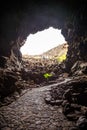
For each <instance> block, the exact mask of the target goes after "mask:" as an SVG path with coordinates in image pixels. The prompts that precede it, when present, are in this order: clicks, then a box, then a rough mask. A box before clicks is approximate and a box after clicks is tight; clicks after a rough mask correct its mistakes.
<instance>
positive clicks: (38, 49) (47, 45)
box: [20, 27, 66, 55]
mask: <svg viewBox="0 0 87 130" xmlns="http://www.w3.org/2000/svg"><path fill="white" fill-rule="evenodd" d="M63 43H66V41H65V38H64V37H63V36H62V34H61V30H58V29H55V28H53V27H50V28H48V29H45V30H43V31H40V32H37V33H36V34H30V35H29V36H28V37H27V40H26V43H25V44H24V46H22V47H21V49H20V51H21V52H22V54H23V55H39V54H42V53H43V52H46V51H48V50H50V49H52V48H54V47H56V46H58V45H59V44H63Z"/></svg>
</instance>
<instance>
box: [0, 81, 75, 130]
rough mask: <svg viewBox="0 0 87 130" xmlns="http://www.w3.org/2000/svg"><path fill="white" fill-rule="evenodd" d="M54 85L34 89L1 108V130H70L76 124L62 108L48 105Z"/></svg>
mask: <svg viewBox="0 0 87 130" xmlns="http://www.w3.org/2000/svg"><path fill="white" fill-rule="evenodd" d="M55 85H58V83H56V84H52V85H48V86H44V87H41V88H33V89H32V90H29V91H27V92H26V93H25V94H24V95H22V96H21V97H20V98H19V99H18V100H16V101H14V102H13V103H11V104H9V105H7V106H3V107H1V108H0V129H1V130H69V128H70V127H71V126H73V125H74V124H73V123H72V122H70V121H68V120H67V119H66V118H65V116H64V115H63V114H62V106H52V105H48V104H46V102H45V100H44V98H45V97H46V95H48V94H49V90H50V89H51V87H52V86H55Z"/></svg>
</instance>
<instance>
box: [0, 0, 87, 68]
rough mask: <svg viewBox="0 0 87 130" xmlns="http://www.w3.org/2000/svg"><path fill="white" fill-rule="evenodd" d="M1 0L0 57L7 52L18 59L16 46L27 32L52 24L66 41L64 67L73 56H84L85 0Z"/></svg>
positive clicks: (34, 31)
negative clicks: (26, 0)
mask: <svg viewBox="0 0 87 130" xmlns="http://www.w3.org/2000/svg"><path fill="white" fill-rule="evenodd" d="M3 3H4V4H2V3H1V4H0V14H1V15H0V16H1V20H0V57H1V59H2V56H6V57H9V58H10V57H12V58H14V57H16V58H17V59H18V60H21V57H22V55H21V53H20V50H19V49H20V47H21V46H22V45H23V44H24V43H25V40H26V38H27V36H28V35H29V34H30V33H36V32H37V31H41V30H44V29H46V28H48V27H50V26H53V27H54V28H58V29H61V30H62V34H63V35H64V37H65V40H66V41H67V42H68V44H69V48H68V54H67V61H66V66H67V68H68V69H69V68H71V67H72V65H73V64H74V62H75V61H76V60H85V61H86V60H87V51H86V49H87V44H86V42H87V38H86V35H87V22H86V21H87V17H86V12H87V9H86V6H87V5H86V3H87V2H86V0H79V1H74V0H64V1H62V0H61V1H60V0H59V1H57V0H50V1H49V0H44V1H39V0H30V1H29V2H25V1H24V2H23V1H20V0H19V1H15V2H14V1H12V2H10V1H8V2H6V1H5V2H3ZM12 58H11V59H12ZM3 63H4V62H3Z"/></svg>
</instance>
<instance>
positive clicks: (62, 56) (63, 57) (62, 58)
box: [57, 54, 66, 63]
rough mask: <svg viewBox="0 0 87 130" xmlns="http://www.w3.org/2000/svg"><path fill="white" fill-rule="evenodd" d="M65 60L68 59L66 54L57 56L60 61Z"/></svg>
mask: <svg viewBox="0 0 87 130" xmlns="http://www.w3.org/2000/svg"><path fill="white" fill-rule="evenodd" d="M64 60H66V54H63V55H61V56H59V57H57V61H58V62H60V63H61V62H63V61H64Z"/></svg>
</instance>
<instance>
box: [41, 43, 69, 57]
mask: <svg viewBox="0 0 87 130" xmlns="http://www.w3.org/2000/svg"><path fill="white" fill-rule="evenodd" d="M67 50H68V45H67V43H64V44H62V45H59V46H57V47H54V48H52V49H50V50H49V51H47V52H45V53H43V54H42V55H41V56H43V57H48V58H55V57H60V56H61V55H66V54H67Z"/></svg>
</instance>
